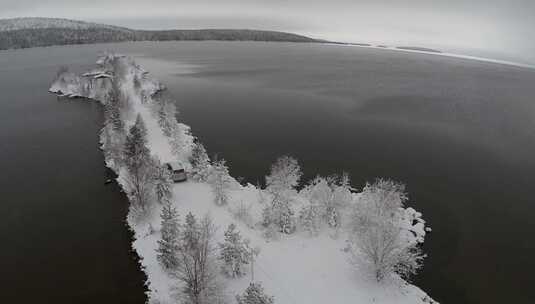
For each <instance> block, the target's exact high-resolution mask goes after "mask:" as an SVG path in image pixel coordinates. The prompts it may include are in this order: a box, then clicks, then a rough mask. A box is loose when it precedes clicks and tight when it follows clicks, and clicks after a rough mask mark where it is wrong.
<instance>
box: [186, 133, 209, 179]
mask: <svg viewBox="0 0 535 304" xmlns="http://www.w3.org/2000/svg"><path fill="white" fill-rule="evenodd" d="M189 162H190V164H191V167H192V169H193V170H192V171H193V178H194V179H195V180H197V181H206V179H207V177H208V174H209V169H210V158H209V157H208V153H206V149H205V148H204V145H203V144H202V143H200V142H197V143H196V144H195V146H193V150H192V151H191V157H190V158H189Z"/></svg>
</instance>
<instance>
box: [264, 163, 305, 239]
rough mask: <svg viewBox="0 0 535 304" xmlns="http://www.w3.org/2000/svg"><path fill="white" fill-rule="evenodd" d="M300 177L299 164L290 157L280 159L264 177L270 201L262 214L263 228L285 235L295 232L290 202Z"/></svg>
mask: <svg viewBox="0 0 535 304" xmlns="http://www.w3.org/2000/svg"><path fill="white" fill-rule="evenodd" d="M302 175H303V174H302V172H301V168H300V166H299V163H298V162H297V160H296V159H295V158H293V157H290V156H282V157H280V158H279V159H277V160H276V161H275V163H274V164H273V165H272V166H271V171H270V173H269V175H267V176H266V191H267V192H268V193H269V194H270V195H271V197H272V200H271V202H270V203H269V204H268V205H267V206H266V207H264V209H263V212H262V224H263V225H264V226H265V227H267V228H268V229H276V230H277V231H279V232H282V233H286V234H290V233H292V232H293V231H294V230H295V218H294V210H293V208H292V206H291V202H292V198H293V196H294V195H295V194H296V190H295V188H296V187H297V185H298V184H299V180H300V179H301V176H302Z"/></svg>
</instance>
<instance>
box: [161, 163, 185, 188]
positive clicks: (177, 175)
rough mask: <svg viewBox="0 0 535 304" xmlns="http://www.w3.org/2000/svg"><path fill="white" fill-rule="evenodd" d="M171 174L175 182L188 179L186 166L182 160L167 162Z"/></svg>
mask: <svg viewBox="0 0 535 304" xmlns="http://www.w3.org/2000/svg"><path fill="white" fill-rule="evenodd" d="M165 165H166V167H167V169H168V170H169V174H170V175H171V180H172V181H173V182H175V183H178V182H183V181H186V180H187V179H188V177H187V176H186V171H185V170H184V166H182V164H181V163H180V162H171V163H166V164H165Z"/></svg>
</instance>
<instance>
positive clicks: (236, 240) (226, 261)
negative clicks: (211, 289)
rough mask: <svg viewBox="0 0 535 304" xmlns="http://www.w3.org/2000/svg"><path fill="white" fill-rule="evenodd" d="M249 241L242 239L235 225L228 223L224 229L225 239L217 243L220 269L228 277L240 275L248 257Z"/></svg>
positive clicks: (247, 262) (243, 272) (242, 273)
mask: <svg viewBox="0 0 535 304" xmlns="http://www.w3.org/2000/svg"><path fill="white" fill-rule="evenodd" d="M249 252H250V250H249V241H248V240H247V239H243V238H242V236H241V235H240V232H239V231H238V230H236V225H234V224H230V225H229V226H228V228H227V230H226V231H225V241H224V242H223V243H219V260H220V261H221V262H222V265H221V269H222V271H223V273H225V274H226V275H227V276H229V277H241V276H242V275H244V274H245V270H244V267H245V265H247V264H249V259H250V256H249V255H250V253H249Z"/></svg>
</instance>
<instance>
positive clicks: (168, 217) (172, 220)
mask: <svg viewBox="0 0 535 304" xmlns="http://www.w3.org/2000/svg"><path fill="white" fill-rule="evenodd" d="M160 217H161V219H162V228H161V230H160V232H161V238H160V240H158V248H157V249H156V252H157V253H158V254H157V256H156V258H157V259H158V262H160V265H162V267H163V268H164V269H166V270H173V269H175V268H176V267H177V266H178V263H179V259H178V258H179V256H178V254H179V249H180V235H179V222H178V212H177V211H176V209H175V208H174V207H173V206H172V204H171V203H169V202H166V203H165V204H164V206H163V208H162V213H161V214H160Z"/></svg>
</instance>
